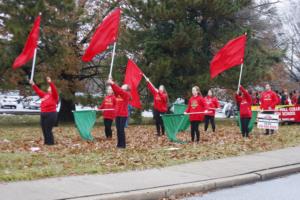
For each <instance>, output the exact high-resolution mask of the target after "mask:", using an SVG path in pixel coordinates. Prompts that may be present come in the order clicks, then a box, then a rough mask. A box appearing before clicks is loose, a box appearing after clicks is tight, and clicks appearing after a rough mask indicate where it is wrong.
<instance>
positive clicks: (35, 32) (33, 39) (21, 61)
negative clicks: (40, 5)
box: [13, 16, 41, 69]
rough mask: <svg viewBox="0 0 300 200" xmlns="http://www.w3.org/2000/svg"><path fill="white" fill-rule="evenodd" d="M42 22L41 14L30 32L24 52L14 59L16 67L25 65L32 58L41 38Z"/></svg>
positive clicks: (14, 66)
mask: <svg viewBox="0 0 300 200" xmlns="http://www.w3.org/2000/svg"><path fill="white" fill-rule="evenodd" d="M40 23H41V16H38V17H37V18H36V19H35V21H34V25H33V28H32V29H31V31H30V34H29V36H28V38H27V41H26V43H25V46H24V49H23V51H22V53H21V54H20V55H19V56H18V57H17V58H16V59H15V61H14V64H13V68H14V69H16V68H18V67H21V66H22V65H25V64H26V63H27V62H28V61H29V60H31V59H32V57H33V54H34V50H35V49H36V48H37V44H38V40H39V35H40Z"/></svg>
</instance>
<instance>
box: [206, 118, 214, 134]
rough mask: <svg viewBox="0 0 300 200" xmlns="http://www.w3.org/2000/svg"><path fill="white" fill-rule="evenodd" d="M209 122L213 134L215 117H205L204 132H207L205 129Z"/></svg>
mask: <svg viewBox="0 0 300 200" xmlns="http://www.w3.org/2000/svg"><path fill="white" fill-rule="evenodd" d="M209 122H210V124H211V128H212V130H213V132H215V130H216V125H215V116H209V115H205V124H204V130H205V131H207V129H208V124H209Z"/></svg>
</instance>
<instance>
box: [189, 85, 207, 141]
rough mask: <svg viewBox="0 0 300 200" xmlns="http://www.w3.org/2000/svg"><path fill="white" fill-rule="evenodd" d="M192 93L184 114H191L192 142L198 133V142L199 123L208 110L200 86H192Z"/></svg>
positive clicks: (198, 136)
mask: <svg viewBox="0 0 300 200" xmlns="http://www.w3.org/2000/svg"><path fill="white" fill-rule="evenodd" d="M192 94H193V96H192V97H191V98H190V99H189V103H188V107H187V109H186V110H185V112H184V114H189V115H190V122H191V138H192V142H194V140H195V135H196V142H197V143H199V141H200V131H199V124H200V123H201V121H203V119H204V113H205V111H206V108H207V105H206V102H205V100H204V98H203V97H202V95H201V92H200V88H199V87H198V86H194V87H193V88H192Z"/></svg>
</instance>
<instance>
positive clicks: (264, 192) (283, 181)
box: [185, 174, 300, 200]
mask: <svg viewBox="0 0 300 200" xmlns="http://www.w3.org/2000/svg"><path fill="white" fill-rule="evenodd" d="M299 199H300V174H295V175H291V176H288V177H283V178H279V179H274V180H270V181H266V182H259V183H255V184H251V185H245V186H240V187H235V188H229V189H224V190H220V191H216V192H212V193H207V194H205V195H203V196H200V197H191V198H187V199H185V200H299Z"/></svg>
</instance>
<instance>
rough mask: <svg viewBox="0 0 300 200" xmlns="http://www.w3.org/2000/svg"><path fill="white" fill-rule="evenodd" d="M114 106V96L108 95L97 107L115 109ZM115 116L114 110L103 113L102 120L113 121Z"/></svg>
mask: <svg viewBox="0 0 300 200" xmlns="http://www.w3.org/2000/svg"><path fill="white" fill-rule="evenodd" d="M115 106H116V97H115V95H108V96H106V97H105V98H104V99H103V101H102V104H101V105H100V106H99V109H115ZM115 115H116V114H115V110H107V111H103V118H104V119H114V118H115Z"/></svg>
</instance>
